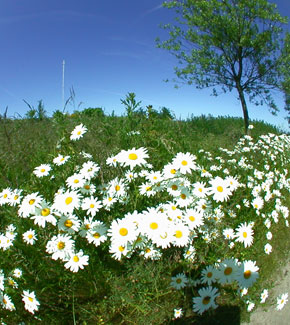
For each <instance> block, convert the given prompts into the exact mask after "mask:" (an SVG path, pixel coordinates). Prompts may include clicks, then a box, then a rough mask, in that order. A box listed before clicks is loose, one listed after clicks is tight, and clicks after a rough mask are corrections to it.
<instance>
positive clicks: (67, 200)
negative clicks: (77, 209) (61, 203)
mask: <svg viewBox="0 0 290 325" xmlns="http://www.w3.org/2000/svg"><path fill="white" fill-rule="evenodd" d="M72 200H73V199H72V197H70V196H69V197H67V198H66V199H65V204H66V205H69V204H71V203H72Z"/></svg>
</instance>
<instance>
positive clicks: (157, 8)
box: [143, 4, 162, 16]
mask: <svg viewBox="0 0 290 325" xmlns="http://www.w3.org/2000/svg"><path fill="white" fill-rule="evenodd" d="M161 8H162V4H161V5H158V6H155V7H154V8H152V9H149V10H147V11H145V12H144V13H143V16H146V15H149V14H151V13H152V12H154V11H157V10H159V9H161Z"/></svg>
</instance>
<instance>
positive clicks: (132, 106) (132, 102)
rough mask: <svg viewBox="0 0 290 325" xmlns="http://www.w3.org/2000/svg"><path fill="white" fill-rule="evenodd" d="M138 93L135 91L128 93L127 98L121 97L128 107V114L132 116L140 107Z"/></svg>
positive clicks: (126, 107)
mask: <svg viewBox="0 0 290 325" xmlns="http://www.w3.org/2000/svg"><path fill="white" fill-rule="evenodd" d="M135 97H136V94H134V93H128V94H127V95H126V97H125V99H121V103H122V104H123V105H124V106H125V109H126V115H127V116H128V117H129V118H130V117H131V116H132V114H133V113H134V112H135V111H136V110H137V109H138V108H140V104H141V101H140V102H137V101H136V99H135Z"/></svg>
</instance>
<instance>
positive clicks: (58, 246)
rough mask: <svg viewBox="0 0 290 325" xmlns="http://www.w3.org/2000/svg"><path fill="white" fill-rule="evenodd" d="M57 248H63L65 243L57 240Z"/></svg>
mask: <svg viewBox="0 0 290 325" xmlns="http://www.w3.org/2000/svg"><path fill="white" fill-rule="evenodd" d="M57 248H58V249H59V250H61V249H64V248H65V243H64V242H63V241H60V242H58V243H57Z"/></svg>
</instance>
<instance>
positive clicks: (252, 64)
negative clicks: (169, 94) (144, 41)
mask: <svg viewBox="0 0 290 325" xmlns="http://www.w3.org/2000/svg"><path fill="white" fill-rule="evenodd" d="M163 6H164V7H167V8H169V9H174V10H175V12H176V14H177V15H176V17H175V20H176V23H175V24H166V25H163V28H164V29H165V30H168V31H169V35H170V38H169V39H167V40H165V41H161V40H160V39H159V38H157V40H156V41H157V46H158V47H159V48H163V49H166V50H169V51H170V52H171V53H172V54H174V55H175V56H176V57H177V59H178V63H179V67H175V73H176V75H177V77H178V78H179V79H181V80H182V82H185V83H187V84H189V85H191V84H195V85H196V87H197V88H198V89H202V88H206V87H212V88H213V94H214V95H218V92H217V90H216V87H220V88H221V89H222V91H223V92H227V91H232V90H233V89H236V91H237V95H238V99H239V100H240V102H241V106H242V109H243V116H244V122H245V132H246V133H247V131H248V126H249V113H248V107H247V100H246V99H248V100H249V101H250V102H251V103H254V104H256V105H263V104H266V105H267V106H268V107H269V110H270V111H271V113H273V114H276V113H277V112H278V111H279V110H278V107H277V105H276V104H275V102H274V99H273V94H272V92H273V90H280V91H281V84H282V83H283V82H284V80H286V79H287V75H289V71H285V70H284V72H285V73H284V74H282V73H281V64H282V62H283V60H282V59H281V51H282V48H283V46H284V45H283V44H284V38H283V24H286V23H287V18H286V17H282V16H281V15H280V14H279V13H278V12H277V10H276V5H275V4H272V3H269V2H268V1H267V0H255V1H254V0H179V1H168V2H164V3H163Z"/></svg>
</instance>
